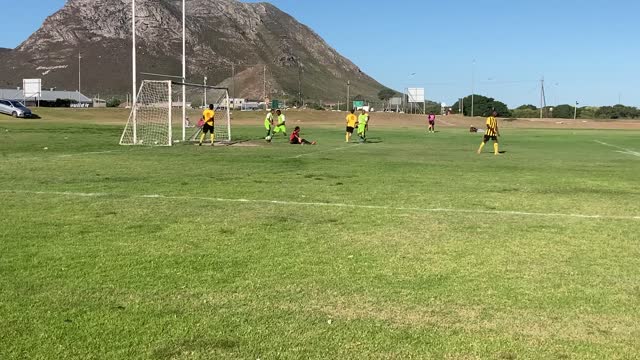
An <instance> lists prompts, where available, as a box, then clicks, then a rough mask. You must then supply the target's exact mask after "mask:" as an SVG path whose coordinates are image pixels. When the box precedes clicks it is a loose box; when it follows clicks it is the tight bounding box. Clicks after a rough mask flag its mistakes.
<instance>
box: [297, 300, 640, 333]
mask: <svg viewBox="0 0 640 360" xmlns="http://www.w3.org/2000/svg"><path fill="white" fill-rule="evenodd" d="M309 307H310V308H311V309H313V311H314V312H320V313H323V314H325V316H326V317H327V318H329V319H332V321H334V322H335V321H355V320H375V321H383V322H387V323H390V324H392V325H395V326H399V327H439V328H444V329H455V330H463V331H469V332H482V331H490V332H502V333H509V334H513V335H522V336H527V337H531V338H535V339H538V340H552V339H565V340H571V341H588V342H592V343H601V344H605V343H609V342H610V341H611V338H617V339H618V340H619V341H622V342H628V341H633V339H635V336H636V335H637V334H638V332H639V331H640V326H638V325H637V319H634V318H633V317H630V316H616V315H602V314H590V313H567V314H562V315H560V314H552V313H548V312H544V311H536V310H534V309H532V310H522V309H506V310H499V309H493V308H489V307H485V306H480V305H475V306H474V305H462V304H442V303H438V302H436V301H432V302H429V303H426V304H424V305H423V306H416V305H407V304H401V303H398V302H393V303H391V302H384V303H383V302H381V301H374V300H373V299H369V298H367V297H365V296H355V297H336V298H331V299H330V300H328V301H327V302H322V303H321V302H318V301H314V302H313V303H312V304H310V306H309Z"/></svg>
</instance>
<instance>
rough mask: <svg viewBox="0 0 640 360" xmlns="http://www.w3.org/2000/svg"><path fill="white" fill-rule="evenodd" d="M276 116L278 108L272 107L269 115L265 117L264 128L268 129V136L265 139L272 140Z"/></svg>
mask: <svg viewBox="0 0 640 360" xmlns="http://www.w3.org/2000/svg"><path fill="white" fill-rule="evenodd" d="M275 118H276V109H271V111H269V112H268V113H267V117H266V118H265V119H264V128H265V129H267V136H266V137H265V139H266V140H267V141H271V130H272V129H273V125H274V124H275Z"/></svg>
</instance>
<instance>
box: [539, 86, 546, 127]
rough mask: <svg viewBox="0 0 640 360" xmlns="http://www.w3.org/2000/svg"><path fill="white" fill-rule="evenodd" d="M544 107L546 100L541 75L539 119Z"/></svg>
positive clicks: (541, 116)
mask: <svg viewBox="0 0 640 360" xmlns="http://www.w3.org/2000/svg"><path fill="white" fill-rule="evenodd" d="M545 107H547V100H546V97H545V94H544V77H542V79H540V119H542V118H543V114H544V108H545Z"/></svg>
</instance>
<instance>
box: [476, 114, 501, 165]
mask: <svg viewBox="0 0 640 360" xmlns="http://www.w3.org/2000/svg"><path fill="white" fill-rule="evenodd" d="M497 116H498V113H497V112H495V111H494V112H493V113H492V114H491V116H489V117H488V118H487V131H485V132H484V139H482V144H480V148H479V149H478V154H480V153H482V148H484V145H485V144H486V143H487V141H489V140H493V153H494V154H495V155H500V151H499V148H498V137H499V136H500V130H499V129H498V120H497V119H496V117H497Z"/></svg>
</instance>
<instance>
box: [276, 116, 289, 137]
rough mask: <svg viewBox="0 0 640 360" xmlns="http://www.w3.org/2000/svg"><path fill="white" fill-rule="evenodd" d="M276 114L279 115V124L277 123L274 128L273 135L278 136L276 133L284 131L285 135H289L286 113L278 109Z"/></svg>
mask: <svg viewBox="0 0 640 360" xmlns="http://www.w3.org/2000/svg"><path fill="white" fill-rule="evenodd" d="M276 115H277V116H278V118H277V121H278V125H276V127H275V128H273V136H276V134H278V133H283V134H284V137H285V138H286V137H287V126H286V125H287V119H286V118H285V117H284V114H283V113H282V111H280V110H278V111H276Z"/></svg>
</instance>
